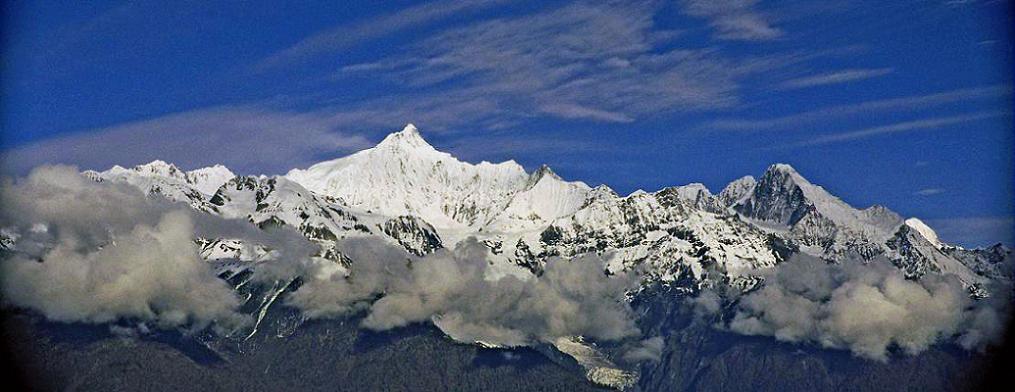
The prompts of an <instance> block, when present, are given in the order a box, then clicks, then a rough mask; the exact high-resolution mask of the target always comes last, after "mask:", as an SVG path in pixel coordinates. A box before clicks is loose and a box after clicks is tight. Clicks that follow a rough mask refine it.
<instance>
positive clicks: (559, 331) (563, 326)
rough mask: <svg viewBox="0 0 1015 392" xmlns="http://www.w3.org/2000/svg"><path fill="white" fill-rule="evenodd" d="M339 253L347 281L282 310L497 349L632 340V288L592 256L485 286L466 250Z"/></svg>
mask: <svg viewBox="0 0 1015 392" xmlns="http://www.w3.org/2000/svg"><path fill="white" fill-rule="evenodd" d="M340 248H341V249H343V252H344V253H346V254H347V255H348V256H350V258H351V259H352V260H354V262H353V266H352V269H351V272H350V274H349V275H348V276H345V275H344V274H329V273H328V272H326V271H325V270H323V269H322V272H318V273H316V274H314V275H315V276H316V277H315V278H314V279H308V281H307V282H306V283H305V284H304V285H303V286H302V287H300V289H299V290H298V291H296V292H295V293H294V294H293V296H292V297H291V300H290V304H291V305H294V306H297V307H299V308H301V309H303V310H304V312H305V313H306V314H307V315H308V316H310V317H336V316H343V315H349V314H352V313H354V312H360V311H362V312H365V314H366V316H365V318H364V319H363V321H362V325H363V327H365V328H368V329H372V330H387V329H391V328H396V327H401V326H405V325H408V324H411V323H417V322H427V321H431V320H432V321H433V322H434V324H435V325H437V326H438V327H439V328H440V329H441V330H443V331H444V332H445V333H447V334H448V335H449V336H451V337H452V338H454V339H456V340H459V341H466V342H475V341H481V342H484V343H488V344H496V345H503V346H521V345H528V344H531V343H533V342H537V341H542V342H552V341H553V340H554V339H555V338H557V337H564V336H585V337H590V338H597V339H605V340H615V339H622V338H626V337H631V336H636V335H638V334H639V331H638V329H637V327H636V326H635V323H634V315H633V314H632V312H631V309H630V307H629V306H628V305H627V303H626V302H624V301H623V296H624V293H625V291H626V290H627V289H628V288H630V287H631V286H632V285H633V284H635V282H636V280H635V279H633V278H632V277H628V276H614V277H610V276H607V275H606V274H605V273H604V272H603V271H604V270H603V266H604V264H603V261H602V260H601V259H598V258H597V257H596V256H584V257H580V258H578V259H575V260H570V261H568V260H563V259H556V260H550V261H549V262H548V263H547V265H546V269H545V271H544V273H543V274H542V275H540V276H539V277H533V278H531V279H526V280H523V279H519V278H516V277H514V276H511V275H508V276H506V277H503V278H501V279H499V280H495V281H490V280H487V279H485V274H486V269H487V267H488V265H489V263H488V261H487V260H488V257H489V250H488V249H487V248H486V247H485V246H483V245H482V244H480V243H478V242H477V241H475V240H466V241H463V242H462V243H461V244H459V245H458V246H457V247H456V248H455V249H453V250H441V251H439V252H437V253H435V254H432V255H429V256H427V257H425V258H415V257H412V256H409V255H408V254H407V253H406V252H405V251H404V250H402V249H400V248H396V247H394V246H391V245H387V244H384V243H380V242H379V241H369V240H363V239H359V240H347V241H345V242H343V243H342V244H340Z"/></svg>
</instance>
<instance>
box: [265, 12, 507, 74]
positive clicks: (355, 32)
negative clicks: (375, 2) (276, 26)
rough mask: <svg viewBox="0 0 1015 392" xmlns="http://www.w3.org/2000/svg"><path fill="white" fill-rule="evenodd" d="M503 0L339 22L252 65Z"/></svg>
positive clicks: (285, 60) (286, 60) (292, 59)
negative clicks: (337, 24)
mask: <svg viewBox="0 0 1015 392" xmlns="http://www.w3.org/2000/svg"><path fill="white" fill-rule="evenodd" d="M504 2H505V1H504V0H441V1H434V2H428V3H426V4H421V5H418V6H414V7H410V8H406V9H403V10H401V11H398V12H395V13H391V14H386V15H381V16H377V17H374V18H370V19H367V20H363V21H360V22H356V23H351V24H344V25H340V26H337V27H334V28H331V29H328V30H325V31H322V32H320V33H317V34H315V35H312V36H310V37H307V38H305V39H303V40H301V41H299V42H297V43H295V44H293V45H292V46H290V47H288V48H285V49H283V50H280V51H278V52H275V53H273V54H272V55H270V56H268V57H267V58H265V59H263V60H261V61H260V62H259V63H258V64H257V65H255V67H254V68H255V70H259V71H264V70H268V69H273V68H278V67H281V66H286V65H291V64H293V63H298V62H301V61H305V60H306V59H309V58H311V57H313V56H317V55H321V54H325V53H329V52H335V51H339V50H342V49H345V48H348V47H352V46H355V45H358V44H360V43H362V42H364V41H367V40H370V39H374V38H379V37H383V36H386V35H389V34H392V33H396V32H399V31H402V30H406V29H409V28H413V27H419V26H423V25H427V24H429V23H433V22H436V21H439V20H441V19H445V18H448V17H451V16H454V15H456V14H460V13H463V12H471V11H476V10H479V9H483V8H487V7H491V6H494V5H497V4H499V3H504Z"/></svg>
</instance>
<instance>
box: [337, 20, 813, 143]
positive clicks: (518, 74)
mask: <svg viewBox="0 0 1015 392" xmlns="http://www.w3.org/2000/svg"><path fill="white" fill-rule="evenodd" d="M657 11H658V6H657V5H656V4H652V3H635V4H624V5H622V6H621V5H617V4H589V3H577V4H570V5H566V6H563V7H560V8H555V9H551V10H546V11H541V12H538V13H534V14H528V15H522V16H516V17H503V18H498V19H493V20H486V21H481V22H477V23H474V24H470V25H466V26H462V27H458V28H452V29H449V30H445V31H442V32H438V33H436V34H434V35H431V36H427V37H423V38H422V39H420V40H419V41H417V42H415V43H412V44H410V45H409V46H408V47H407V48H405V50H402V51H400V54H399V56H397V57H390V58H382V59H378V60H376V61H372V62H369V63H363V64H352V65H347V66H345V67H343V68H342V70H341V71H339V72H338V73H337V74H336V75H335V77H336V78H337V79H338V80H339V81H341V80H342V78H347V77H363V76H366V75H370V76H378V77H380V78H382V80H388V81H391V82H393V83H392V84H393V85H394V86H396V87H394V88H393V89H392V90H391V91H390V92H388V97H386V98H385V99H386V100H389V101H390V102H391V103H393V104H394V106H388V107H386V108H384V109H383V111H396V112H402V113H406V112H412V113H416V114H417V115H429V116H439V117H443V118H447V119H451V120H453V121H454V122H455V123H457V124H459V125H468V126H470V127H475V126H476V124H475V123H473V122H465V121H464V119H463V120H458V119H457V118H458V117H456V116H457V115H464V116H465V117H466V118H471V119H475V118H476V117H479V115H478V114H474V113H462V112H463V111H462V110H461V109H460V108H459V107H458V105H459V104H462V103H467V104H469V105H470V106H475V105H477V102H480V103H482V104H483V106H484V108H485V109H486V110H487V112H486V113H485V115H484V116H483V117H485V118H484V119H482V120H481V121H488V122H489V123H491V124H501V123H505V122H512V121H517V120H519V119H526V118H532V117H540V116H549V117H555V118H558V119H569V120H585V121H593V122H631V121H635V120H637V119H639V118H644V117H646V116H651V115H654V114H658V113H673V112H681V111H685V112H686V111H699V110H710V109H716V108H724V107H730V106H734V105H736V104H738V103H739V97H738V95H739V94H738V92H739V89H740V82H741V81H742V80H743V79H745V78H746V77H748V76H749V75H753V74H757V73H760V72H764V71H766V70H771V69H773V68H778V67H784V66H786V64H789V63H793V62H796V61H802V59H804V58H806V56H793V55H786V56H782V57H780V56H774V55H773V56H768V57H761V58H758V57H755V58H741V59H738V60H736V61H733V60H730V59H728V58H726V57H724V56H723V54H722V53H720V52H719V51H718V50H716V49H712V48H700V47H697V48H681V47H679V45H674V43H675V37H677V35H674V34H671V33H668V32H661V31H659V29H657V28H656V26H655V25H654V22H653V19H654V17H655V14H656V12H657ZM674 46H678V47H676V48H674ZM423 102H430V104H427V106H428V107H427V109H430V110H433V111H436V112H443V111H447V112H450V113H454V114H455V116H452V115H442V114H437V115H435V114H434V113H433V112H431V113H429V114H424V113H418V110H417V109H419V108H420V107H421V106H423ZM440 102H444V103H446V104H445V105H437V104H436V103H440ZM376 103H380V101H377V102H372V103H370V104H367V103H364V105H363V109H364V110H367V111H374V110H375V108H376V106H374V105H373V104H376ZM405 107H408V108H405ZM413 121H415V120H413ZM455 123H452V124H450V125H454V124H455ZM427 125H428V127H429V128H436V129H439V128H443V127H446V126H448V125H449V124H427Z"/></svg>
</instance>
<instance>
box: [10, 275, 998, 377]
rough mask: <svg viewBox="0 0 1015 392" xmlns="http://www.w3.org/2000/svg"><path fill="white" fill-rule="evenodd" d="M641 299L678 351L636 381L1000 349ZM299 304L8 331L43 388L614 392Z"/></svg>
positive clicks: (889, 369) (950, 363) (13, 325)
mask: <svg viewBox="0 0 1015 392" xmlns="http://www.w3.org/2000/svg"><path fill="white" fill-rule="evenodd" d="M635 304H636V308H637V310H638V312H639V313H640V314H642V317H641V318H640V324H641V327H642V328H644V329H645V330H649V331H652V332H653V333H654V334H658V335H660V336H664V337H665V338H664V339H665V345H664V347H665V349H664V350H663V351H662V353H661V355H660V359H659V361H657V362H656V361H653V362H646V363H644V364H643V365H642V366H641V367H640V368H639V369H638V370H637V371H638V372H639V373H640V380H639V382H638V384H637V385H635V386H632V387H630V388H629V390H644V391H662V390H686V391H729V390H758V391H801V392H803V391H851V390H865V391H866V390H871V391H900V390H920V391H956V390H971V389H972V388H973V387H974V386H976V383H977V382H978V381H980V380H981V379H982V377H983V375H984V371H985V365H987V364H989V363H990V360H991V357H988V356H982V355H977V354H971V353H970V352H968V351H963V350H960V349H957V348H948V347H938V348H934V349H931V350H929V351H926V352H924V353H922V354H921V355H919V356H903V355H897V356H893V358H892V359H891V361H890V362H887V363H884V362H877V361H870V360H866V359H862V358H858V357H854V356H851V355H850V354H849V353H847V352H843V351H834V350H822V349H817V348H814V347H811V346H807V345H794V344H787V343H779V342H776V341H774V340H772V339H769V338H764V337H745V336H741V335H736V334H732V333H728V332H723V331H719V330H716V329H715V328H712V327H710V326H708V325H705V324H703V323H701V322H700V321H699V320H697V319H696V318H694V317H693V316H692V315H690V314H688V313H687V312H688V310H687V308H686V306H685V305H683V304H682V302H680V301H676V300H675V298H674V294H673V293H657V294H651V295H642V296H640V297H639V298H638V299H636V300H635ZM286 314H287V312H286V311H284V310H279V309H276V310H275V311H273V312H272V314H271V315H270V316H269V317H268V320H266V321H265V324H267V326H266V327H264V328H262V330H263V332H262V333H258V334H257V336H255V337H254V338H252V339H250V340H247V341H244V342H242V343H239V344H236V343H235V342H225V341H222V340H219V339H218V338H215V337H211V336H184V335H181V334H180V333H177V332H169V331H156V332H150V333H148V334H143V335H140V336H137V335H134V336H125V335H117V334H114V333H111V332H110V329H109V328H108V327H107V326H89V325H80V324H59V323H50V322H47V321H43V320H41V319H39V318H38V317H35V316H31V315H26V314H18V315H11V316H10V317H7V318H6V319H5V320H4V324H3V330H4V340H5V342H7V343H8V344H9V345H10V346H9V348H10V349H11V350H12V353H11V354H12V355H13V356H12V357H11V358H16V359H17V363H16V365H17V366H15V367H14V368H15V369H18V371H20V372H22V373H21V375H22V376H23V377H24V379H25V380H28V381H30V382H31V383H32V384H33V385H35V386H37V387H39V389H40V390H78V391H128V390H150V391H170V390H236V391H239V390H243V391H274V390H294V389H298V390H307V391H318V390H320V391H333V390H338V391H368V390H390V391H438V390H456V391H518V390H534V391H565V390H566V391H582V390H588V391H594V390H607V389H604V388H603V387H601V386H596V385H594V384H593V383H591V382H590V381H588V380H586V379H585V377H584V375H583V372H582V369H581V367H580V366H579V365H578V364H577V363H576V362H575V361H574V360H573V359H571V358H570V357H569V356H567V355H565V354H563V353H561V352H559V351H557V350H555V349H554V348H553V347H552V346H549V345H545V346H539V347H534V348H519V349H489V348H482V347H478V346H474V345H465V344H460V343H456V342H454V341H452V340H450V339H448V338H447V337H445V336H444V335H443V334H442V333H441V332H440V331H439V330H438V329H436V328H433V327H428V326H424V325H421V324H419V325H415V326H411V327H407V328H401V329H397V330H392V331H388V332H381V333H377V332H369V331H363V330H360V329H359V328H358V327H357V325H356V323H357V321H358V320H357V319H355V318H353V319H348V320H339V321H321V322H307V323H303V324H302V325H301V326H300V327H299V328H297V329H295V330H291V332H283V331H287V330H288V327H287V326H286V322H285V319H286ZM287 333H291V334H288V335H286V334H287ZM602 348H603V350H605V351H610V350H611V349H613V348H612V347H610V346H604V347H602Z"/></svg>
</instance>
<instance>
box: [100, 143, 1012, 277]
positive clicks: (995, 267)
mask: <svg viewBox="0 0 1015 392" xmlns="http://www.w3.org/2000/svg"><path fill="white" fill-rule="evenodd" d="M86 174H87V175H88V176H90V177H91V178H93V179H96V180H100V181H115V182H123V183H127V184H131V185H133V186H136V187H138V188H140V189H142V190H143V191H145V192H146V193H148V194H161V195H163V196H165V197H167V198H169V199H172V200H176V201H182V202H186V203H188V204H190V205H191V206H193V207H194V208H198V209H200V210H202V211H207V212H209V213H213V214H219V215H222V216H224V217H229V218H243V219H247V220H249V221H250V222H251V223H254V224H256V225H259V226H261V227H265V226H266V225H288V226H292V227H294V228H296V229H297V230H299V231H300V232H301V233H303V234H304V235H305V236H307V237H308V238H310V239H312V240H314V241H316V242H318V243H319V244H321V246H322V251H321V253H320V255H321V256H324V257H326V258H329V259H332V260H340V259H341V258H342V256H341V255H340V254H341V252H340V249H336V248H335V243H336V241H337V240H339V239H341V238H345V237H349V236H377V237H381V238H384V239H385V240H387V241H390V242H392V243H394V244H398V245H399V246H402V247H404V248H405V249H406V250H407V251H409V252H411V253H414V254H417V255H424V254H427V253H429V252H432V251H434V250H436V249H439V248H442V247H449V246H453V245H454V244H456V243H458V242H460V241H462V240H463V239H465V238H467V237H470V236H471V237H476V238H477V239H479V240H480V241H482V243H484V244H486V245H487V246H488V247H489V248H490V252H491V253H492V255H493V258H494V259H495V260H497V261H498V265H496V266H494V267H495V268H491V269H490V271H492V272H491V274H492V276H490V277H489V278H492V279H495V278H496V277H497V276H498V275H502V274H513V275H517V276H520V277H524V276H526V275H528V274H532V273H540V271H541V270H542V268H543V266H544V263H545V262H546V260H547V259H548V258H549V257H551V256H562V257H575V256H578V255H581V254H583V253H588V252H596V253H599V254H601V255H603V256H604V257H605V258H606V259H607V260H609V264H608V266H607V269H608V272H610V273H617V272H620V271H624V270H629V269H634V268H639V269H640V270H642V271H644V272H645V274H646V280H658V281H663V282H671V283H672V282H678V281H679V282H682V283H681V284H689V285H690V286H689V288H691V289H693V288H695V287H705V286H712V285H733V286H735V287H738V288H740V289H745V290H746V289H750V288H751V287H753V286H754V285H755V284H756V283H757V282H758V281H759V278H757V276H758V270H760V269H765V268H771V267H773V266H775V265H776V264H777V263H779V262H780V261H781V260H783V259H784V258H785V257H787V255H789V254H791V253H793V252H798V251H799V252H806V253H809V254H812V255H816V256H820V257H823V258H825V259H827V260H829V261H833V262H853V261H859V262H867V261H869V260H872V259H874V258H879V257H880V258H886V259H888V260H889V261H891V262H892V263H894V264H895V265H896V266H898V267H899V268H900V269H902V270H903V271H904V272H905V273H906V274H907V276H910V277H914V278H915V277H919V276H922V275H923V274H927V273H951V274H955V275H957V276H958V277H959V278H960V279H961V280H962V281H963V282H964V283H965V284H966V285H967V286H969V287H971V290H973V291H976V290H980V289H979V287H980V286H982V285H983V284H985V283H986V282H988V281H989V280H990V279H1010V277H1011V273H1010V272H1011V271H1010V270H1011V268H1010V267H1007V266H1006V265H1007V264H1010V259H1011V250H1010V249H1007V248H1005V247H1003V246H998V247H994V248H989V249H984V250H968V249H962V248H960V247H955V246H950V245H947V244H944V243H942V242H941V241H940V239H938V237H937V235H936V233H935V232H934V231H933V229H931V228H930V227H928V226H927V225H926V224H924V223H923V222H922V221H920V220H919V219H916V218H910V219H908V220H906V219H903V218H902V217H901V216H899V215H898V214H896V213H894V212H892V211H890V210H888V209H887V208H885V207H882V206H872V207H869V208H865V209H856V208H853V207H852V206H850V205H848V204H847V203H845V202H843V201H842V200H840V199H839V198H837V197H835V196H833V195H831V194H830V193H828V192H827V191H826V190H825V189H824V188H822V187H821V186H818V185H814V184H812V183H811V182H810V181H808V180H807V179H805V178H804V177H803V176H802V175H801V174H800V173H798V172H797V171H796V170H795V169H793V168H792V167H790V166H789V165H785V164H775V165H772V166H771V167H769V168H768V169H767V170H766V171H765V172H764V173H763V174H762V175H761V177H759V178H758V179H755V178H754V177H751V176H745V177H742V178H740V179H737V180H735V181H733V182H731V183H730V184H729V185H728V186H727V187H726V188H724V189H723V190H722V192H720V193H719V194H717V195H714V194H712V193H711V192H710V191H709V189H708V188H706V187H705V186H704V185H702V184H697V183H695V184H688V185H684V186H675V187H669V188H665V189H662V190H660V191H658V192H653V193H648V192H643V191H638V192H635V193H632V194H630V195H627V196H621V195H618V194H617V193H616V192H614V191H613V190H611V189H610V188H609V187H607V186H605V185H600V186H598V187H595V188H591V187H589V186H588V185H586V184H584V183H582V182H570V181H565V180H564V179H562V178H560V177H559V176H558V175H557V174H555V173H554V172H553V171H552V170H551V169H550V168H549V167H547V166H545V165H544V166H542V167H540V168H539V169H537V170H535V171H534V172H532V173H527V172H525V170H524V168H522V166H520V165H519V164H517V163H515V162H514V161H507V162H502V163H489V162H481V163H479V164H471V163H468V162H462V161H460V160H458V159H456V158H455V157H453V156H451V155H450V154H448V153H445V152H441V151H438V150H437V149H435V148H434V147H433V146H431V145H430V144H429V143H427V142H426V141H425V140H424V139H423V138H422V136H421V135H420V133H419V131H418V130H417V129H416V127H415V126H413V125H412V124H409V125H407V126H406V127H405V128H404V129H403V130H401V131H399V132H395V133H392V134H390V135H388V136H387V137H385V138H384V140H382V141H381V142H380V143H379V144H377V145H376V146H374V147H372V148H369V149H366V150H363V151H360V152H357V153H354V154H352V155H349V156H346V157H343V158H339V159H335V160H331V161H326V162H321V163H318V164H315V165H313V166H310V167H309V168H307V169H293V170H292V171H290V172H289V173H288V174H286V175H284V176H274V177H267V176H259V177H252V176H235V175H233V173H232V172H230V171H229V170H228V169H226V168H225V167H222V166H214V167H210V168H204V169H197V170H193V171H183V170H180V169H179V168H177V167H176V166H174V165H172V164H168V163H165V162H162V161H155V162H152V163H149V164H146V165H140V166H136V167H134V168H131V169H125V168H122V167H119V166H116V167H114V168H112V169H110V170H107V171H105V172H101V173H100V172H86ZM213 240H214V239H209V241H210V242H208V244H209V246H218V247H220V248H222V247H224V248H222V249H232V250H234V251H235V252H239V249H240V247H239V246H238V245H236V244H231V245H229V244H228V243H226V244H223V243H221V242H215V241H213ZM220 250H221V249H220ZM213 253H216V252H211V251H209V254H213ZM218 253H221V252H218ZM344 262H348V260H345V261H344ZM353 262H354V261H353ZM981 294H984V293H982V292H981Z"/></svg>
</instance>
